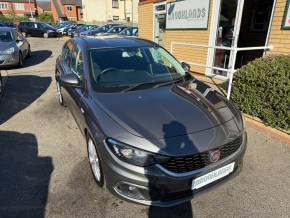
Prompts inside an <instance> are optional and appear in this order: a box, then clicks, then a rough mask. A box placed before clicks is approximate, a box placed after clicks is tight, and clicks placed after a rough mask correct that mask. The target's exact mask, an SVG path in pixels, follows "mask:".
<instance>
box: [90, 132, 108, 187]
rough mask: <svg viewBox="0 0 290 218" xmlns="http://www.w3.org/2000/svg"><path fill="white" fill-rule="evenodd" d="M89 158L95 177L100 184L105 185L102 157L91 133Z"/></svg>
mask: <svg viewBox="0 0 290 218" xmlns="http://www.w3.org/2000/svg"><path fill="white" fill-rule="evenodd" d="M87 150H88V160H89V164H90V167H91V171H92V174H93V177H94V179H95V181H96V183H97V185H98V186H100V187H103V186H104V182H105V180H104V174H103V170H102V164H101V159H100V158H99V154H98V150H97V147H96V145H95V143H94V141H93V139H92V138H91V136H90V135H88V136H87Z"/></svg>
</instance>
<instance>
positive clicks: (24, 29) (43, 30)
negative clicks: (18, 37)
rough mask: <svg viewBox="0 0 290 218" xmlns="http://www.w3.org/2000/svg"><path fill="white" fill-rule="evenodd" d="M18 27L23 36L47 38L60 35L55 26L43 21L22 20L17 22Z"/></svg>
mask: <svg viewBox="0 0 290 218" xmlns="http://www.w3.org/2000/svg"><path fill="white" fill-rule="evenodd" d="M18 29H19V31H20V32H21V33H22V34H23V35H24V36H38V37H44V38H48V37H57V36H59V35H60V33H58V32H57V29H56V28H54V27H53V26H51V25H49V24H46V23H43V22H32V21H23V22H20V23H19V26H18Z"/></svg>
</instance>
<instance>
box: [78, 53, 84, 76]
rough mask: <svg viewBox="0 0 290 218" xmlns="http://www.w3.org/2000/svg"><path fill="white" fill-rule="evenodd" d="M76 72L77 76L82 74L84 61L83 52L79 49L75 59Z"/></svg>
mask: <svg viewBox="0 0 290 218" xmlns="http://www.w3.org/2000/svg"><path fill="white" fill-rule="evenodd" d="M76 73H77V74H78V76H79V77H81V76H83V74H84V61H83V52H82V51H81V50H80V49H79V50H78V54H77V59H76Z"/></svg>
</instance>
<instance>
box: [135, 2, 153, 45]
mask: <svg viewBox="0 0 290 218" xmlns="http://www.w3.org/2000/svg"><path fill="white" fill-rule="evenodd" d="M138 15H139V19H138V20H139V23H138V26H139V37H140V38H143V39H149V40H152V37H153V3H146V4H140V5H139V7H138Z"/></svg>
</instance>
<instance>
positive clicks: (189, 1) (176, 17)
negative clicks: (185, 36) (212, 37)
mask: <svg viewBox="0 0 290 218" xmlns="http://www.w3.org/2000/svg"><path fill="white" fill-rule="evenodd" d="M209 1H210V0H184V1H177V2H172V3H167V6H166V13H167V14H166V29H206V28H207V25H208V17H209V3H210V2H209Z"/></svg>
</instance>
